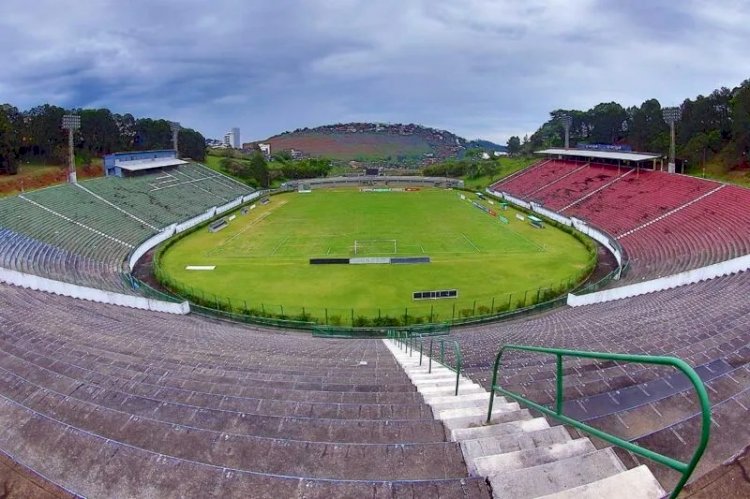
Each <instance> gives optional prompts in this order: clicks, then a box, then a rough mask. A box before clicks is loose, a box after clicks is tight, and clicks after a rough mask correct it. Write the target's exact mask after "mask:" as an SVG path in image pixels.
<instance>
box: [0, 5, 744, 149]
mask: <svg viewBox="0 0 750 499" xmlns="http://www.w3.org/2000/svg"><path fill="white" fill-rule="evenodd" d="M748 7H750V5H748V2H744V1H731V0H719V1H712V2H707V1H698V0H691V1H680V2H673V1H653V0H652V1H648V0H633V1H628V2H621V1H619V0H598V1H597V0H579V1H573V2H571V1H570V0H566V1H562V0H552V1H547V0H530V1H525V2H515V1H511V0H464V1H461V2H455V1H448V0H432V1H428V0H411V1H406V2H405V1H403V0H401V1H395V0H379V1H377V2H366V1H358V0H339V1H325V0H307V1H304V2H302V1H298V2H293V1H290V0H286V1H284V0H281V1H275V2H261V1H255V2H242V1H215V2H201V1H196V0H193V1H179V2H178V1H166V2H152V1H144V0H140V1H131V2H105V1H95V0H89V1H79V2H75V3H72V2H65V3H63V2H55V1H52V0H41V1H39V2H35V3H34V4H33V5H32V4H28V3H27V2H20V1H17V0H5V1H4V2H3V3H2V4H0V45H1V46H3V47H4V50H3V52H2V55H0V62H2V67H3V68H4V70H3V72H2V73H0V101H8V102H11V103H13V104H16V105H18V106H20V107H23V108H26V107H30V106H33V105H37V104H40V103H42V102H46V101H49V102H52V103H56V104H59V105H63V106H69V107H78V106H104V107H109V108H110V109H112V110H113V111H116V112H131V113H133V114H135V115H138V116H157V117H166V118H169V119H175V120H179V121H181V122H183V123H184V124H185V125H186V126H190V127H193V128H197V129H199V130H200V131H201V132H203V133H204V134H205V135H207V136H213V137H216V136H220V135H222V134H223V132H224V131H225V130H226V129H228V128H229V127H231V126H235V125H238V126H240V127H241V128H242V130H243V137H244V138H245V139H251V138H252V139H260V138H265V137H267V136H268V135H271V134H274V133H277V132H280V131H283V130H287V129H294V128H297V127H302V126H315V125H319V124H326V123H330V122H337V121H349V120H377V121H391V122H417V123H422V124H425V125H430V126H435V127H440V128H447V129H450V130H452V131H455V132H457V133H459V134H461V135H464V136H467V137H469V138H473V137H482V138H489V139H494V140H498V141H503V142H504V141H505V140H506V139H507V137H508V136H510V135H512V134H518V135H523V134H524V133H527V132H532V131H533V130H534V129H535V128H536V127H537V126H538V125H539V124H540V123H541V122H543V121H544V120H546V119H547V116H548V114H547V113H548V112H549V111H551V110H552V109H555V108H560V107H578V108H588V107H590V106H593V105H595V104H596V103H598V102H602V101H611V100H616V101H619V102H621V103H622V104H624V105H637V104H640V103H641V102H642V101H643V100H645V99H647V98H651V97H656V98H658V99H660V100H661V101H663V102H665V103H677V102H680V101H681V100H682V99H683V98H685V97H692V96H695V95H697V94H700V93H707V92H710V91H711V90H713V89H714V88H717V87H720V86H733V85H736V84H738V83H739V82H741V81H742V80H743V79H745V78H747V77H748V76H750V56H749V55H748V54H747V50H746V47H745V45H746V43H747V40H749V39H750V8H748Z"/></svg>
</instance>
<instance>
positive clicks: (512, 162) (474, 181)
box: [463, 157, 539, 190]
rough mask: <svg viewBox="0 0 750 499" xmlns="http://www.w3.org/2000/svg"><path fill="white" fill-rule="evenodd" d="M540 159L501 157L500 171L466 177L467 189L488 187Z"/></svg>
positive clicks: (464, 179) (465, 184)
mask: <svg viewBox="0 0 750 499" xmlns="http://www.w3.org/2000/svg"><path fill="white" fill-rule="evenodd" d="M537 161H539V158H533V157H531V158H526V157H516V158H502V159H500V171H499V172H498V173H497V174H496V175H493V176H492V177H488V176H485V177H475V178H468V177H464V178H463V181H464V186H465V187H466V188H467V189H473V190H483V189H485V188H486V187H489V186H490V185H492V184H494V183H495V182H497V181H498V180H501V179H503V178H505V177H507V176H509V175H513V174H514V173H516V172H517V171H519V170H523V169H524V168H526V167H527V166H530V165H532V164H534V163H536V162H537Z"/></svg>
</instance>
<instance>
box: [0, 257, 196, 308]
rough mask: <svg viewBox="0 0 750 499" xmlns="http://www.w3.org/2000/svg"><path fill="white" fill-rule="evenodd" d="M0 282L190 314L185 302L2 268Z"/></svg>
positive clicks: (91, 299)
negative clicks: (116, 290)
mask: <svg viewBox="0 0 750 499" xmlns="http://www.w3.org/2000/svg"><path fill="white" fill-rule="evenodd" d="M0 281H2V282H4V283H7V284H12V285H14V286H19V287H22V288H27V289H34V290H37V291H46V292H48V293H54V294H56V295H62V296H70V297H71V298H78V299H80V300H89V301H94V302H98V303H107V304H110V305H120V306H122V307H130V308H139V309H142V310H152V311H154V312H165V313H168V314H187V313H189V312H190V305H189V304H188V302H186V301H185V302H182V303H170V302H166V301H161V300H152V299H149V298H144V297H142V296H131V295H125V294H122V293H115V292H112V291H103V290H101V289H94V288H87V287H85V286H78V285H77V284H69V283H66V282H60V281H55V280H52V279H47V278H46V277H39V276H36V275H31V274H25V273H23V272H18V271H16V270H10V269H4V268H0Z"/></svg>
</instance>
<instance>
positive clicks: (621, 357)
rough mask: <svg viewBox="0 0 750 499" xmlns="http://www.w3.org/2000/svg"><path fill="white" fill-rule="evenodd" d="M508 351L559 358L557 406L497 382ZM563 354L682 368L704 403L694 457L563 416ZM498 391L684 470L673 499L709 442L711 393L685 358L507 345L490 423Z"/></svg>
mask: <svg viewBox="0 0 750 499" xmlns="http://www.w3.org/2000/svg"><path fill="white" fill-rule="evenodd" d="M506 350H521V351H525V352H537V353H546V354H550V355H555V356H556V357H557V375H556V381H557V393H556V394H555V409H554V410H552V409H550V408H549V407H546V406H543V405H541V404H537V403H536V402H532V401H531V400H528V399H526V398H525V397H523V396H521V395H518V394H517V393H514V392H511V391H509V390H506V389H505V388H502V387H501V386H499V385H498V384H497V371H498V368H499V367H500V358H501V357H502V356H503V353H505V351H506ZM563 357H579V358H585V359H601V360H611V361H616V362H634V363H639V364H654V365H661V366H670V367H674V368H676V369H678V370H680V371H681V372H682V373H683V374H684V375H685V376H687V378H688V379H689V380H690V382H691V383H692V384H693V387H694V388H695V391H696V393H697V395H698V401H699V402H700V406H701V421H702V424H701V438H700V442H699V443H698V447H697V448H696V449H695V452H694V453H693V457H692V458H691V459H690V461H689V462H687V463H684V462H682V461H678V460H677V459H674V458H671V457H668V456H665V455H662V454H659V453H658V452H654V451H652V450H649V449H646V448H644V447H641V446H640V445H636V444H634V443H632V442H629V441H627V440H624V439H622V438H620V437H617V436H615V435H611V434H609V433H607V432H605V431H602V430H599V429H597V428H594V427H592V426H589V425H587V424H585V423H582V422H580V421H578V420H576V419H573V418H571V417H568V416H566V415H564V414H563V401H564V397H563V361H562V359H563ZM496 392H497V393H500V394H502V395H505V396H506V397H510V398H512V399H513V400H515V401H517V402H523V403H525V404H526V405H528V406H530V407H531V408H533V409H536V410H537V411H539V412H541V413H543V414H546V415H548V416H551V417H553V418H555V419H557V420H558V421H560V422H562V423H565V424H568V425H570V426H572V427H574V428H577V429H579V430H581V431H583V432H586V433H589V434H591V435H593V436H595V437H597V438H600V439H602V440H604V441H606V442H609V443H610V444H613V445H617V446H618V447H622V448H623V449H626V450H628V451H630V452H632V453H634V454H638V455H639V456H643V457H645V458H647V459H650V460H652V461H655V462H657V463H659V464H662V465H664V466H667V467H669V468H672V469H673V470H675V471H677V472H679V473H682V478H681V479H680V480H679V482H677V485H676V486H675V488H674V490H673V491H672V493H671V494H670V498H676V497H677V494H679V493H680V491H681V490H682V488H683V487H684V486H685V484H686V483H687V481H688V479H689V478H690V475H691V474H692V473H693V471H694V470H695V467H696V466H697V465H698V461H699V460H700V458H701V456H702V455H703V451H705V449H706V445H708V438H709V436H710V433H711V403H710V402H709V400H708V393H707V392H706V387H705V386H704V385H703V381H701V379H700V377H699V376H698V374H697V373H696V372H695V370H693V368H692V367H690V365H688V363H687V362H685V361H684V360H682V359H678V358H676V357H662V356H650V355H629V354H618V353H602V352H584V351H578V350H566V349H562V348H546V347H533V346H526V345H505V346H503V347H502V348H501V349H500V351H499V352H498V353H497V356H496V357H495V365H494V368H493V372H492V388H491V390H490V404H489V408H488V410H487V424H489V423H490V420H491V418H492V403H493V402H494V399H495V393H496Z"/></svg>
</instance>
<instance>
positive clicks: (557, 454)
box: [469, 438, 596, 476]
mask: <svg viewBox="0 0 750 499" xmlns="http://www.w3.org/2000/svg"><path fill="white" fill-rule="evenodd" d="M592 452H596V447H594V444H592V443H591V441H590V440H589V439H588V438H578V439H576V440H569V441H567V442H562V443H557V444H550V445H546V446H544V447H535V448H533V449H523V450H518V451H515V452H506V453H504V454H493V455H491V456H484V457H478V458H476V459H474V466H473V468H474V469H469V471H470V472H471V473H472V474H478V475H481V476H488V475H491V474H493V473H497V472H498V471H499V470H502V471H512V470H518V469H522V468H531V467H533V466H539V465H540V464H547V463H550V462H553V461H558V460H560V459H567V458H569V457H573V456H580V455H583V454H590V453H592Z"/></svg>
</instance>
